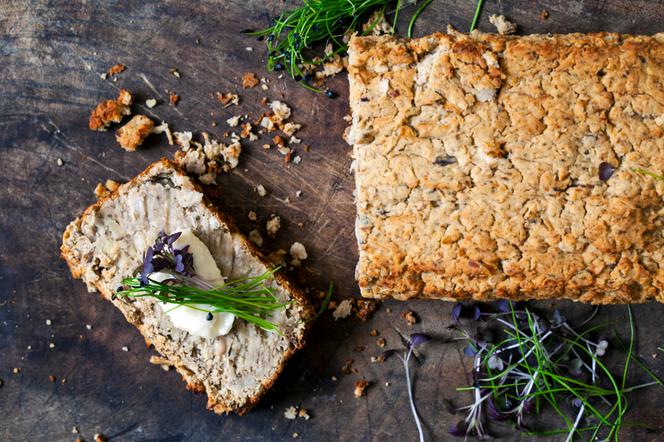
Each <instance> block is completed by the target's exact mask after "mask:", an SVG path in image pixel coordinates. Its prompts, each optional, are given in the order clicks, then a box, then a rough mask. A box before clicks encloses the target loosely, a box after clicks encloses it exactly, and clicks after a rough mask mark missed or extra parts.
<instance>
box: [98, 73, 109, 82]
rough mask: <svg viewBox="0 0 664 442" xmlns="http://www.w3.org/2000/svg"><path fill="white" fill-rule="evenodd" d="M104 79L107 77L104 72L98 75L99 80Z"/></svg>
mask: <svg viewBox="0 0 664 442" xmlns="http://www.w3.org/2000/svg"><path fill="white" fill-rule="evenodd" d="M106 77H108V75H106V72H104V73H102V74H99V78H101V79H102V80H106Z"/></svg>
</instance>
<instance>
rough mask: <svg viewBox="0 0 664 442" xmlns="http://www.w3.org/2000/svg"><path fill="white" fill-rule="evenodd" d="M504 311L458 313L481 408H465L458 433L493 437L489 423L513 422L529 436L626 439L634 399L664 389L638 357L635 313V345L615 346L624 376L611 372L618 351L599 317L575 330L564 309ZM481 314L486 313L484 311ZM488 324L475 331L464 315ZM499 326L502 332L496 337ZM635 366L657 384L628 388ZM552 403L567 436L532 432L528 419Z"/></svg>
mask: <svg viewBox="0 0 664 442" xmlns="http://www.w3.org/2000/svg"><path fill="white" fill-rule="evenodd" d="M497 307H498V308H497V310H498V311H490V312H487V311H484V310H485V308H480V307H479V306H477V305H475V306H473V307H472V308H469V307H464V306H461V305H460V304H459V305H456V306H455V307H454V308H453V310H452V319H453V321H454V324H452V325H451V326H450V327H449V328H450V329H451V330H453V331H455V332H456V334H457V336H458V338H457V339H458V340H461V341H463V342H465V343H466V344H467V346H466V349H465V350H464V353H465V354H466V355H468V356H470V357H472V358H473V363H472V367H473V381H474V382H473V385H471V386H468V387H462V388H459V389H458V390H460V391H470V392H471V393H472V395H473V402H472V403H471V404H470V405H468V406H465V407H462V408H461V409H460V410H464V411H465V412H466V413H467V414H466V418H465V419H464V420H462V421H460V422H459V423H457V424H456V425H454V426H453V427H452V428H450V434H452V435H455V436H460V437H464V438H468V437H470V436H476V437H478V438H480V439H487V438H490V437H491V435H490V433H489V430H488V425H489V421H505V420H512V421H513V422H514V423H515V425H516V428H517V429H521V430H525V431H526V432H527V433H528V434H529V435H538V434H549V435H550V434H566V441H571V440H572V438H573V437H574V436H575V435H580V434H584V435H587V434H590V435H591V437H590V440H595V439H596V438H597V437H600V435H601V436H602V437H604V438H605V440H610V439H614V440H616V441H617V440H618V434H619V431H620V428H621V426H622V424H623V423H624V416H625V413H626V412H627V394H628V393H630V392H633V391H635V390H637V389H641V388H645V387H648V386H652V385H664V383H662V381H661V380H660V379H659V378H658V377H657V376H656V375H655V373H653V372H652V370H650V369H648V367H646V366H645V364H644V363H643V362H642V361H641V360H640V359H639V358H638V357H637V356H636V355H635V330H634V320H633V316H632V311H631V308H629V307H628V316H629V327H630V330H629V333H630V334H629V336H630V339H629V343H628V344H627V345H625V344H623V343H622V341H621V340H620V338H619V337H618V336H617V334H616V336H615V338H614V342H617V343H618V344H619V346H620V347H622V349H623V350H624V351H625V352H626V353H627V359H626V361H625V363H624V366H623V367H624V368H623V369H622V373H621V376H616V375H614V374H612V372H611V371H610V370H609V368H608V367H607V364H606V362H605V361H604V356H605V355H606V354H607V352H608V351H609V350H610V348H611V344H610V340H609V338H608V337H607V336H606V335H602V334H601V332H602V331H603V329H604V328H606V327H605V326H602V325H594V326H590V325H589V324H590V322H591V320H592V319H593V318H594V316H595V314H596V313H597V309H594V310H593V312H592V313H591V315H590V316H589V317H588V318H586V320H584V321H583V322H582V323H580V324H577V325H573V324H572V323H571V322H570V321H568V320H567V318H565V317H564V316H563V315H562V314H561V313H560V312H559V311H555V312H554V314H553V315H552V316H551V317H550V318H545V317H543V316H540V315H538V314H536V313H535V312H533V311H532V310H530V309H529V308H527V307H524V306H519V305H515V304H512V303H509V304H506V303H502V304H499V305H497ZM478 311H479V313H478ZM464 316H465V317H468V318H472V319H474V320H475V321H478V320H480V321H482V328H476V329H475V330H474V331H471V329H469V328H468V327H466V326H464V325H463V323H462V322H461V319H460V318H462V317H464ZM492 327H499V328H500V333H499V334H496V337H495V338H494V336H493V335H494V333H493V332H492V331H491V330H492V329H491V328H492ZM630 361H633V362H634V363H635V364H636V365H639V366H640V367H641V368H643V369H644V370H645V371H646V373H647V374H648V375H649V376H650V378H651V379H652V382H646V383H642V384H638V385H633V386H628V385H627V375H628V368H629V367H630ZM546 404H548V405H549V406H550V408H551V410H553V411H554V412H555V413H556V414H557V415H558V416H559V417H560V419H561V420H562V422H563V424H564V426H565V428H564V429H561V430H554V431H546V432H537V431H535V430H534V429H533V428H531V426H530V424H529V422H528V420H529V418H528V415H530V414H536V415H539V414H540V412H541V411H542V408H543V407H544V406H545V405H546Z"/></svg>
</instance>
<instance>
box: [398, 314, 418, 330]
mask: <svg viewBox="0 0 664 442" xmlns="http://www.w3.org/2000/svg"><path fill="white" fill-rule="evenodd" d="M401 317H402V318H404V319H405V320H406V322H407V323H408V326H409V327H412V326H413V325H415V324H417V316H415V313H414V312H413V311H412V310H408V311H405V312H403V313H401Z"/></svg>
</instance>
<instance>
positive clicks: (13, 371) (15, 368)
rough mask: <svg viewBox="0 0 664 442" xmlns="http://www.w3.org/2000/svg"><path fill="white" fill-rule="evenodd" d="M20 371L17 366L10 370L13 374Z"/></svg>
mask: <svg viewBox="0 0 664 442" xmlns="http://www.w3.org/2000/svg"><path fill="white" fill-rule="evenodd" d="M20 372H21V369H20V368H18V367H14V369H13V370H12V373H14V374H19V373H20Z"/></svg>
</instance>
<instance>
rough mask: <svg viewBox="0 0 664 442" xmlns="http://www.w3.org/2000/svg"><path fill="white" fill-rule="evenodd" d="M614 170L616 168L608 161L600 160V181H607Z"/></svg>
mask: <svg viewBox="0 0 664 442" xmlns="http://www.w3.org/2000/svg"><path fill="white" fill-rule="evenodd" d="M615 171H616V168H615V167H613V166H612V165H610V164H609V163H606V162H602V163H600V164H599V179H600V180H602V181H607V180H608V179H609V178H611V176H612V175H613V172H615Z"/></svg>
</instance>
